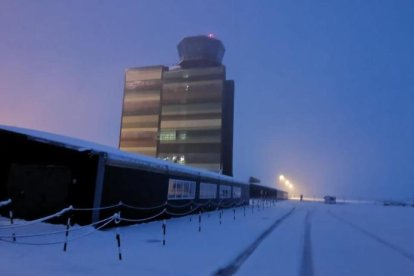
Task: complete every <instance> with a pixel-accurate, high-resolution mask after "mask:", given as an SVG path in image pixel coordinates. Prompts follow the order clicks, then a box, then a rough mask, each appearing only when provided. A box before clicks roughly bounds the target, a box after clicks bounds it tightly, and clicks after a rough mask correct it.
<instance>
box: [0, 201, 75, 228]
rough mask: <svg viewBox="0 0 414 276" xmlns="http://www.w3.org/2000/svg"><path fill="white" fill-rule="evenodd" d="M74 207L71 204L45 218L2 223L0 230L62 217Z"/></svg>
mask: <svg viewBox="0 0 414 276" xmlns="http://www.w3.org/2000/svg"><path fill="white" fill-rule="evenodd" d="M72 209H73V207H72V206H69V207H68V208H64V209H62V210H61V211H59V212H57V213H54V214H52V215H49V216H46V217H43V218H39V219H35V220H31V221H28V222H26V223H22V224H13V225H1V226H0V230H1V229H12V228H19V227H25V226H29V225H33V224H36V223H40V222H44V221H46V220H49V219H52V218H56V217H60V216H61V215H63V214H64V213H66V212H69V211H71V210H72Z"/></svg>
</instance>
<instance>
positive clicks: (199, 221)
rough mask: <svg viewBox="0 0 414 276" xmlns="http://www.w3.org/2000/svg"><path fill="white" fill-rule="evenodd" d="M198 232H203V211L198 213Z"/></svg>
mask: <svg viewBox="0 0 414 276" xmlns="http://www.w3.org/2000/svg"><path fill="white" fill-rule="evenodd" d="M198 232H201V210H200V211H198Z"/></svg>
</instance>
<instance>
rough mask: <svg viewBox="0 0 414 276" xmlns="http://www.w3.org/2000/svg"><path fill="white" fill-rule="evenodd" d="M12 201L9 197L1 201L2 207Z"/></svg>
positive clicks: (0, 205)
mask: <svg viewBox="0 0 414 276" xmlns="http://www.w3.org/2000/svg"><path fill="white" fill-rule="evenodd" d="M10 203H12V200H11V199H7V200H4V201H0V207H3V206H7V205H9V204H10Z"/></svg>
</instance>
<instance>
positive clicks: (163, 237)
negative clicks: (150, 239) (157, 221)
mask: <svg viewBox="0 0 414 276" xmlns="http://www.w3.org/2000/svg"><path fill="white" fill-rule="evenodd" d="M166 233H167V224H165V219H164V220H163V221H162V245H163V246H165V234H166Z"/></svg>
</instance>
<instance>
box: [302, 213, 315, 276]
mask: <svg viewBox="0 0 414 276" xmlns="http://www.w3.org/2000/svg"><path fill="white" fill-rule="evenodd" d="M310 215H311V212H310V211H308V212H307V213H306V217H305V232H304V241H303V255H302V264H301V266H300V272H299V276H313V261H312V241H311V223H310Z"/></svg>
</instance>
